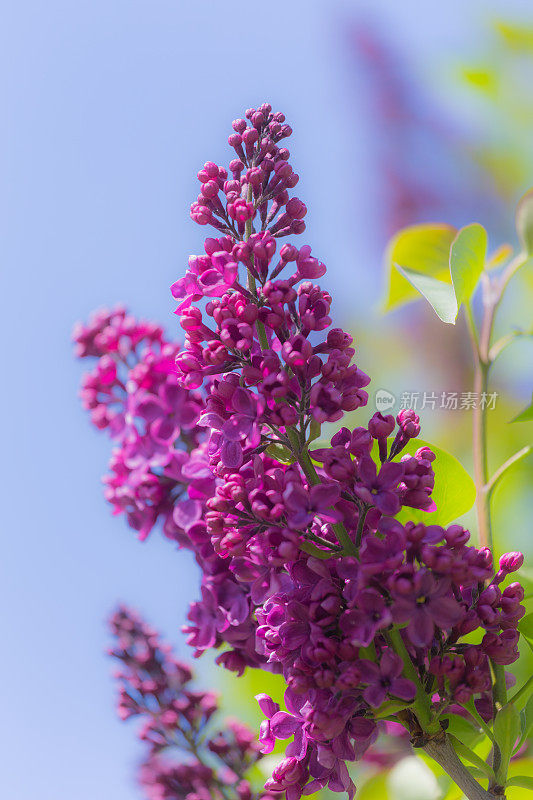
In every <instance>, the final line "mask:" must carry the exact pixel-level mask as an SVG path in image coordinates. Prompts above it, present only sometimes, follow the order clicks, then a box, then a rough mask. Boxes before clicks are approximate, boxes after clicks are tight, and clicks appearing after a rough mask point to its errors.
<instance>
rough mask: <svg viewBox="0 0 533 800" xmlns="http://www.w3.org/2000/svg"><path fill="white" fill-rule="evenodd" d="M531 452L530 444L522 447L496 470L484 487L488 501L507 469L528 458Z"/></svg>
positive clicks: (532, 448)
mask: <svg viewBox="0 0 533 800" xmlns="http://www.w3.org/2000/svg"><path fill="white" fill-rule="evenodd" d="M532 450H533V447H532V446H531V445H530V444H528V445H526V446H525V447H522V449H521V450H519V451H518V452H517V453H515V454H514V456H511V457H510V458H508V459H507V461H505V462H504V463H503V464H502V465H501V467H500V468H499V469H497V470H496V472H495V473H494V475H493V476H492V478H491V479H490V480H489V482H488V483H487V486H486V491H487V495H488V497H489V500H490V498H491V497H492V493H493V491H494V489H495V488H496V486H497V484H498V482H499V481H500V480H501V478H503V476H504V475H505V473H506V472H507V470H508V469H509V467H512V466H513V464H516V463H517V461H521V460H522V459H523V458H525V457H526V456H528V455H529V454H530V453H531V451H532Z"/></svg>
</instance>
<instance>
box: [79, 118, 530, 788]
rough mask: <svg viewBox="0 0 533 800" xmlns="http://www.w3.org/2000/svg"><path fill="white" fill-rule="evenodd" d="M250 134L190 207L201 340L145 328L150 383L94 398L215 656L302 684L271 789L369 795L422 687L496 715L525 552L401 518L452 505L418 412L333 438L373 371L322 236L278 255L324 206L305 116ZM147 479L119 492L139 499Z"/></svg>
mask: <svg viewBox="0 0 533 800" xmlns="http://www.w3.org/2000/svg"><path fill="white" fill-rule="evenodd" d="M233 128H234V133H233V134H232V135H231V136H230V139H229V143H230V145H231V146H232V147H234V149H235V150H236V154H237V159H236V160H233V161H232V162H231V164H230V167H229V170H230V172H231V175H232V177H231V179H229V178H228V175H229V173H228V171H227V170H225V169H224V168H222V167H218V166H217V165H215V164H213V163H212V162H208V163H207V164H206V165H205V166H204V168H203V169H202V170H201V171H200V173H199V174H198V178H199V180H200V183H201V185H202V188H201V194H200V197H199V198H198V201H197V202H196V203H194V204H193V207H192V210H191V215H192V217H193V219H194V220H195V221H196V222H198V223H199V224H201V225H205V224H211V225H213V226H214V227H215V229H216V231H217V234H218V238H208V239H206V242H205V247H204V250H205V254H204V255H201V256H192V257H191V258H190V260H189V269H188V270H187V272H186V275H185V277H184V278H181V279H180V280H178V281H177V282H176V283H175V284H174V286H173V294H174V296H175V297H176V298H177V299H178V300H180V304H179V307H178V311H177V313H178V314H179V316H180V324H181V327H182V329H183V331H184V334H185V344H184V348H183V349H182V350H180V351H179V352H178V349H177V348H175V349H174V350H173V351H172V352H173V353H174V354H176V358H175V365H174V364H173V367H172V368H171V367H169V369H168V370H167V369H166V366H165V367H163V369H159V370H156V369H155V366H154V365H155V364H159V360H161V359H162V360H163V361H164V364H165V365H166V364H167V355H168V356H169V355H170V350H171V346H170V345H168V344H167V343H166V342H165V341H164V340H163V338H162V334H160V335H159V338H158V339H157V341H152V339H148V343H147V344H146V341H147V338H146V337H147V336H148V334H146V335H145V337H144V338H143V337H142V336H141V332H142V331H144V330H145V327H146V326H145V325H143V324H140V326H139V327H140V331H139V333H138V334H136V337H134V338H133V339H132V340H131V341H132V342H133V341H135V342H136V341H137V337H139V336H141V338H140V339H139V342H141V341H143V342H145V344H144V345H143V346H144V347H145V348H146V349H145V350H142V351H136V352H135V353H134V356H135V358H136V359H137V363H136V364H134V365H133V366H131V367H130V369H131V374H133V375H136V374H137V373H138V372H139V373H140V374H141V375H142V376H143V379H141V380H139V381H137V382H135V380H132V378H131V374H130V377H129V378H127V379H126V382H125V384H124V389H123V392H122V394H120V391H119V384H117V383H116V380H115V378H112V379H111V380H109V379H107V380H108V381H109V386H110V387H112V388H111V389H110V392H111V395H109V393H108V392H107V390H106V391H103V390H102V389H101V388H100V384H99V383H98V380H99V378H98V380H97V379H93V378H91V379H90V380H89V383H91V381H92V380H95V388H93V387H92V384H91V385H90V386H89V387H87V381H86V384H85V388H84V392H86V393H87V391H89V394H85V395H84V400H85V403H86V405H87V406H88V407H89V408H90V409H91V411H92V413H93V419H95V422H98V420H99V419H100V418H103V419H105V420H107V419H109V420H110V422H109V424H108V427H110V426H111V420H113V428H112V433H113V435H115V436H116V437H117V438H118V439H119V442H120V445H119V451H118V454H116V455H115V458H119V459H120V463H121V464H122V463H123V462H127V465H126V466H127V468H128V469H130V472H134V473H135V480H136V478H137V475H136V471H137V470H140V474H141V475H143V474H144V471H145V469H148V473H149V474H150V476H154V475H155V484H157V491H158V492H160V494H158V495H157V502H155V501H150V503H149V504H148V505H149V508H150V509H151V513H150V514H149V515H148V522H147V523H144V524H142V525H140V524H139V523H138V521H137V516H136V514H137V513H139V503H141V505H142V501H143V500H144V498H145V497H146V496H147V494H148V493H147V492H145V491H142V492H140V493H139V496H138V495H135V502H136V503H137V505H135V504H133V505H132V506H131V508H130V507H128V508H127V509H126V510H127V512H128V514H129V519H130V524H131V525H132V526H133V527H135V528H137V529H139V530H141V532H143V533H144V532H145V531H147V530H149V529H150V528H151V527H152V525H153V524H154V522H155V520H156V519H157V517H158V516H160V517H161V518H162V520H163V528H164V531H165V534H166V535H167V536H169V537H170V538H171V539H174V540H176V541H177V542H178V543H179V544H180V545H181V546H182V547H187V548H189V549H191V550H193V551H194V552H195V555H196V559H197V561H198V563H199V564H200V567H201V570H202V596H201V600H200V601H198V602H195V603H193V604H192V605H191V608H190V611H189V615H188V620H189V623H188V625H187V626H186V628H185V630H186V632H187V633H188V635H189V643H190V644H191V645H192V646H193V647H194V648H195V651H196V655H199V654H201V653H202V652H203V651H205V650H207V649H210V648H219V647H221V646H222V645H224V648H223V651H222V653H221V654H220V655H219V657H218V659H217V660H218V663H220V664H223V665H224V666H225V667H227V668H228V669H230V670H233V671H235V672H237V673H238V674H241V673H242V672H243V671H244V669H245V668H246V667H247V666H261V667H262V668H264V669H268V670H271V671H274V672H279V673H282V674H283V676H284V678H285V680H286V684H287V690H286V694H285V705H286V709H287V710H286V711H283V710H281V709H280V708H279V707H278V705H277V704H276V703H274V702H273V701H272V700H271V699H270V698H269V697H267V696H264V695H261V696H260V697H259V698H258V699H259V703H260V706H261V708H262V710H263V712H264V714H265V717H266V720H265V722H264V723H263V726H262V730H261V743H262V749H263V752H265V753H267V752H271V751H272V748H273V747H274V743H275V741H276V739H291V740H292V741H291V742H290V743H289V745H288V747H287V750H286V757H285V758H284V759H283V760H282V761H281V763H279V764H278V765H277V766H276V768H275V769H274V772H273V775H272V778H271V779H269V780H268V781H267V784H266V789H267V790H268V791H271V792H274V793H279V792H285V794H286V798H287V800H299V798H300V797H301V796H302V795H304V794H309V793H311V792H313V791H316V790H318V789H320V788H323V787H326V786H327V787H328V788H329V789H330V790H332V791H336V792H346V793H347V794H348V796H349V798H353V796H354V792H355V787H354V784H353V782H352V780H351V778H350V775H349V772H348V769H347V766H346V764H347V762H351V761H354V760H356V759H360V758H362V757H363V756H364V755H365V753H366V752H367V750H368V748H369V747H370V745H371V744H373V742H374V741H375V740H376V738H377V736H378V732H379V726H380V724H382V723H380V721H379V720H380V719H381V718H383V717H386V716H388V712H389V711H390V709H391V708H394V709H396V710H398V709H400V710H403V711H405V713H406V714H407V716H404V718H403V719H404V721H405V720H406V719H407V721H408V723H409V720H411V721H413V720H414V719H415V717H414V716H413V713H412V709H413V701H415V699H416V697H417V696H418V694H419V692H420V691H421V689H420V687H423V692H424V693H425V694H426V696H427V698H428V703H429V705H430V707H431V711H430V715H431V719H432V722H433V724H436V725H437V726H438V725H439V718H440V715H441V714H442V713H443V712H445V711H446V710H447V709H450V708H454V707H455V706H456V705H457V704H459V705H462V704H464V703H466V702H468V701H469V700H470V699H474V701H475V703H476V706H477V707H478V710H479V713H480V714H482V715H483V716H485V717H486V718H490V717H491V715H492V713H493V708H492V700H491V698H490V688H491V672H490V662H491V661H492V663H493V664H496V665H507V664H510V663H512V661H514V660H515V659H516V658H517V656H518V651H517V642H518V632H517V623H518V621H519V619H520V618H521V616H522V615H523V613H524V609H523V606H522V605H521V600H522V599H523V590H522V588H521V586H520V585H519V584H518V583H509V582H508V581H507V580H506V579H507V576H508V575H509V574H511V573H513V572H514V571H516V570H517V569H518V568H519V567H520V566H521V563H522V560H523V558H522V556H521V554H516V553H511V554H507V555H506V556H503V557H502V559H501V561H500V566H499V569H498V570H497V571H495V569H494V567H493V563H492V554H491V553H490V551H489V550H488V549H486V548H481V549H478V548H476V547H473V546H471V545H470V544H469V538H470V534H469V533H468V531H466V530H465V529H464V528H463V527H461V526H460V525H451V526H449V527H448V528H446V529H445V528H442V527H440V526H438V525H431V524H429V525H424V524H415V523H414V522H408V523H406V524H402V523H400V522H399V521H398V520H397V519H395V517H396V515H397V514H398V512H399V511H400V510H401V509H402V508H404V509H405V508H414V509H420V510H423V511H427V512H430V511H434V510H435V504H434V502H433V500H432V496H431V495H432V490H433V487H434V482H435V475H434V472H433V467H432V464H433V462H434V460H435V455H434V453H433V452H432V451H431V450H430V449H429V448H428V447H420V448H419V449H418V450H415V452H414V454H412V455H411V454H407V453H406V452H405V450H406V447H407V445H408V444H409V443H410V442H411V441H412V440H413V439H416V437H417V436H418V435H419V433H420V424H419V419H418V417H417V415H416V414H415V413H414V412H413V411H402V412H400V414H399V415H398V416H397V417H396V419H395V418H394V417H392V416H390V415H382V414H380V413H377V414H374V415H373V416H372V418H371V419H370V421H369V423H368V425H367V426H366V427H357V428H355V429H354V430H349V429H348V428H345V427H343V428H341V429H340V430H339V431H338V432H337V433H336V434H335V435H334V436H333V437H332V439H331V441H330V444H329V445H327V446H318V445H317V444H315V445H313V442H315V443H316V440H317V439H318V437H319V435H320V426H321V424H322V423H324V422H337V421H339V420H340V419H341V418H342V416H343V414H344V412H345V411H351V410H354V409H357V408H361V407H363V406H365V405H366V403H367V400H368V396H367V393H366V391H365V387H366V386H367V385H368V383H369V378H368V376H367V375H366V374H365V373H364V372H362V371H361V370H360V369H359V368H358V367H357V366H356V365H355V364H353V363H352V359H353V356H354V353H355V351H354V348H353V346H352V345H353V342H352V338H351V337H350V336H349V335H348V334H347V333H345V332H344V331H342V330H341V329H338V328H332V327H331V319H330V316H329V312H330V305H331V298H330V296H329V294H328V293H327V292H326V291H324V290H322V289H321V288H320V287H319V286H318V285H316V284H314V283H313V282H312V281H313V280H314V279H316V278H320V277H322V276H323V275H324V273H325V269H326V268H325V266H324V264H322V263H321V262H320V261H319V260H318V259H316V258H315V257H313V256H312V255H311V251H310V248H309V247H307V246H303V247H300V248H298V247H296V246H295V245H293V244H284V245H283V246H282V247H281V248H280V249H279V251H278V241H277V240H278V239H279V238H280V237H281V236H285V235H288V234H297V233H301V232H302V231H303V229H304V225H303V222H302V217H303V216H304V214H305V206H304V205H303V203H302V202H301V201H300V200H298V199H297V198H294V197H293V198H289V190H290V189H291V188H293V187H294V185H295V184H296V182H297V176H295V174H294V173H293V172H292V169H291V167H290V166H289V164H288V158H289V153H288V150H287V149H286V148H284V147H280V145H279V143H280V140H282V139H285V138H286V137H287V136H288V135H289V134H290V129H289V128H288V126H286V125H285V124H284V118H283V117H282V115H280V114H274V113H272V111H271V108H270V106H268V105H263V106H261V107H260V108H259V109H250V110H249V111H247V112H246V120H236V121H235V122H234V124H233ZM285 269H287V270H288V271H289V272H290V273H291V274H289V275H288V277H282V273H283V271H284V270H285ZM119 316H120V315H119ZM110 319H112V316H111V317H110ZM209 319H210V320H212V321H211V322H210V321H209ZM104 321H105V325H104V324H102V322H100V323H98V322H97V323H96V324H95V325H93V326H92V327H91V326H89V328H88V329H81V330H80V331H78V334H77V341H78V343H79V347H81V348H82V352H81V355H97V356H99V359H100V360H99V362H98V365H97V369H96V373H98V376H99V374H100V373H99V370H100V371H101V372H103V374H104V376H105V375H106V369H107V365H108V364H109V362H110V360H111V362H112V363H115V362H116V361H117V356H116V353H115V349H114V345H113V347H110V348H109V351H108V349H106V347H107V342H108V341H109V342H114V341H115V340H121V336H118V337H117V336H116V335H114V333H113V331H112V332H111V333H107V332H105V335H103V336H102V339H103V344H102V345H99V346H97V345H95V344H93V342H96V341H97V339H98V337H99V336H101V330H102V331H106V326H107V327H111V328H113V326H115V325H118V327H119V329H120V327H121V325H122V324H123V323H122V322H120V321H119V322H115V321H111V322H107V317H106V318H105V320H104ZM133 327H134V328H135V326H133ZM98 341H99V340H98ZM128 346H129V345H126V349H127V347H128ZM136 346H137V345H136ZM98 347H100V349H98ZM167 348H169V349H168V350H167ZM95 350H97V352H95ZM86 351H87V352H86ZM154 352H155V353H156V355H153V354H154ZM145 354H146V355H145ZM148 356H150V358H149V359H148V360H149V362H150V363H149V365H146V363H145V362H146V359H147V358H148ZM102 359H105V360H104V364H103V366H102V364H101V362H102ZM154 371H157V374H158V376H159V377H158V381H155V380H154V379H153V378H152V373H153V372H154ZM111 374H113V373H112V372H111ZM145 374H146V375H147V377H146V382H145V380H144V376H145ZM124 392H125V394H124ZM169 392H170V394H169ZM178 392H182V394H181V395H178ZM118 395H120V397H121V398H122V400H121V401H120V402H122V405H120V402H119V411H116V410H114V411H113V412H111V411H110V410H108V409H109V408H110V406H111V403H112V402H115V398H116V397H117V396H118ZM110 396H111V397H112V398H113V400H111V399H110ZM99 405H103V406H104V409H103V410H102V411H100V410H98V409H99ZM113 409H115V406H113ZM183 415H185V418H186V422H184V421H183ZM122 417H124V424H122V422H121V419H122ZM116 418H118V421H117V422H114V420H115V419H116ZM195 426H196V427H195ZM161 429H163V430H164V432H165V433H167V432H168V431H170V430H172V434H171V435H169V436H167V437H165V436H162V435H161ZM200 431H201V433H200ZM125 432H127V433H126V434H125ZM131 442H133V455H134V456H135V458H133V461H132V460H131V459H130V452H129V449H128V448H129V445H130V443H131ZM409 450H410V452H412V451H413V448H412V447H411V446H410V447H409ZM178 463H179V466H178ZM119 477H121V474H120V472H119ZM150 479H151V480H153V478H150ZM133 480H134V478H133V477H131V476H130V475H128V478H127V481H125V482H124V484H123V483H120V484H119V487H118V488H119V489H120V490H121V492H122V491H124V492H125V494H126V496H127V498H128V502H129V503H132V500H131V495H132V493H133V492H132V491H130V484H131V482H132V481H133ZM124 485H126V486H127V489H128V491H125V490H124V488H123V487H124ZM135 488H137V484H135ZM142 489H143V490H144V486H143V487H142ZM114 502H116V501H114ZM122 507H124V506H122ZM122 507H119V508H122ZM132 509H133V510H132ZM154 509H155V511H157V513H155V511H154ZM159 509H161V511H160V510H159ZM145 513H147V512H145ZM143 519H144V517H143ZM504 581H505V586H504ZM474 632H476V635H475V636H473V634H474ZM467 635H468V640H465V638H464V637H466V636H467ZM410 709H411V711H410ZM409 714H410V715H411V716H409ZM408 726H409V725H408ZM413 727H414V725H413ZM410 730H411V732H413V731H412V729H411V728H410Z"/></svg>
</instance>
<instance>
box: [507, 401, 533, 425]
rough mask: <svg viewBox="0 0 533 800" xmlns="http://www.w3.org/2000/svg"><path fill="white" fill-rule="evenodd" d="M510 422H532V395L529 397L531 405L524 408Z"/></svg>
mask: <svg viewBox="0 0 533 800" xmlns="http://www.w3.org/2000/svg"><path fill="white" fill-rule="evenodd" d="M511 422H533V395H532V396H531V403H530V404H529V405H528V407H527V408H524V410H523V411H521V412H520V414H517V416H516V417H514V418H513V419H512V420H511Z"/></svg>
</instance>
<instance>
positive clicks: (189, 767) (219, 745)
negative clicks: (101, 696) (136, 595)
mask: <svg viewBox="0 0 533 800" xmlns="http://www.w3.org/2000/svg"><path fill="white" fill-rule="evenodd" d="M110 627H111V631H112V633H113V636H114V638H115V645H114V647H113V648H112V649H111V650H110V654H111V655H112V656H113V657H114V658H116V659H118V661H119V662H120V665H121V666H120V670H119V671H118V672H117V674H116V678H117V680H118V682H119V701H118V714H119V716H120V718H121V719H124V720H125V719H129V718H132V717H137V718H139V719H140V720H141V721H142V725H141V727H140V730H139V738H140V740H141V741H142V742H143V744H144V746H145V748H146V757H145V759H144V761H143V763H142V766H141V769H140V774H139V780H140V784H141V786H142V788H143V789H144V792H145V794H146V797H147V798H148V800H229V798H232V799H233V798H235V800H274V796H273V795H272V794H264V793H263V792H260V793H259V795H258V794H256V793H255V792H254V791H253V787H252V785H251V783H250V781H249V780H247V779H246V773H247V772H248V771H249V770H250V768H251V767H252V766H253V765H254V764H256V763H257V761H258V759H259V758H260V757H261V754H260V751H259V747H258V745H257V742H256V737H255V735H254V733H253V731H251V730H250V729H249V728H247V727H246V726H245V725H243V724H241V723H239V722H237V721H236V720H231V719H230V720H226V721H225V723H224V727H223V729H220V728H219V727H216V725H215V723H214V719H215V718H216V715H217V712H218V702H217V698H216V696H215V695H214V694H213V693H212V692H203V691H198V690H196V689H194V688H193V687H192V686H191V681H192V678H193V674H192V672H191V670H190V668H189V667H188V666H187V664H183V663H182V662H180V661H178V660H177V659H176V658H174V656H173V655H172V650H171V648H170V647H169V646H168V645H165V644H162V643H161V642H160V640H159V636H158V634H157V632H156V631H155V630H154V629H153V628H151V627H149V626H148V625H147V624H146V623H145V622H144V621H143V620H142V619H141V618H140V617H139V616H138V615H137V614H136V613H135V612H133V611H132V610H131V609H129V608H126V607H120V608H119V609H118V610H117V611H116V612H115V613H114V614H113V616H112V617H111V620H110ZM230 786H232V787H233V791H232V792H231V793H230V792H229V791H228V787H230Z"/></svg>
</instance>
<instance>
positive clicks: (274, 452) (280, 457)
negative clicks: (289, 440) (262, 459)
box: [266, 444, 294, 464]
mask: <svg viewBox="0 0 533 800" xmlns="http://www.w3.org/2000/svg"><path fill="white" fill-rule="evenodd" d="M266 452H267V453H268V455H269V456H270V457H271V458H274V459H275V460H276V461H279V462H281V463H282V464H294V456H293V454H292V453H291V451H290V450H289V448H288V447H285V445H283V444H269V446H268V447H267V449H266Z"/></svg>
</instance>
